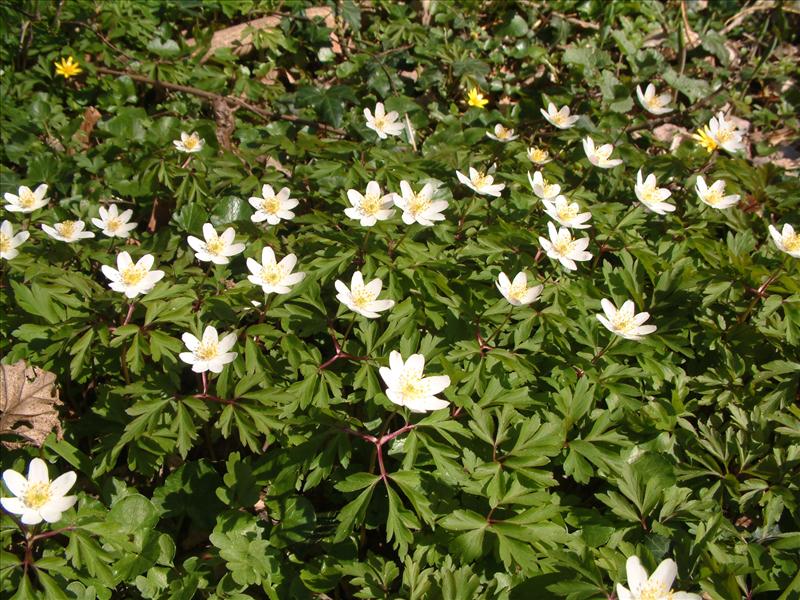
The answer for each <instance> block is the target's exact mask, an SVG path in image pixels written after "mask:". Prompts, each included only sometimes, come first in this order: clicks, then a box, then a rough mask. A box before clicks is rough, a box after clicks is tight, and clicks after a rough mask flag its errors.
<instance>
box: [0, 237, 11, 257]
mask: <svg viewBox="0 0 800 600" xmlns="http://www.w3.org/2000/svg"><path fill="white" fill-rule="evenodd" d="M9 250H11V238H10V237H8V236H7V235H6V234H4V233H0V252H8V251H9Z"/></svg>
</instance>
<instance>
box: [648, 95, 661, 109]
mask: <svg viewBox="0 0 800 600" xmlns="http://www.w3.org/2000/svg"><path fill="white" fill-rule="evenodd" d="M645 102H646V103H647V106H648V107H650V108H661V107H662V106H663V104H662V102H661V96H653V97H652V98H650V99H649V100H645Z"/></svg>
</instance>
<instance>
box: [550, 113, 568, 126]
mask: <svg viewBox="0 0 800 600" xmlns="http://www.w3.org/2000/svg"><path fill="white" fill-rule="evenodd" d="M550 120H551V121H552V122H553V123H554V124H555V125H563V124H564V123H566V122H567V118H566V117H565V116H564V115H562V114H561V113H560V112H557V113H555V114H553V115H551V116H550Z"/></svg>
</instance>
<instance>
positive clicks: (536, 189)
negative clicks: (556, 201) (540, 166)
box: [528, 171, 561, 200]
mask: <svg viewBox="0 0 800 600" xmlns="http://www.w3.org/2000/svg"><path fill="white" fill-rule="evenodd" d="M528 183H530V184H531V188H532V189H533V193H534V194H536V195H537V196H539V198H541V199H543V200H550V199H551V198H555V197H556V196H558V194H559V193H560V192H561V186H560V185H558V184H557V183H547V180H546V179H545V178H544V177H543V176H542V172H541V171H536V173H534V174H533V178H531V174H530V172H529V173H528Z"/></svg>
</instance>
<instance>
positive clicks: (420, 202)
mask: <svg viewBox="0 0 800 600" xmlns="http://www.w3.org/2000/svg"><path fill="white" fill-rule="evenodd" d="M475 185H476V186H477V185H478V184H475ZM430 205H431V201H430V200H429V199H428V198H424V197H420V196H418V195H417V194H414V195H413V196H412V197H411V200H410V201H409V202H408V212H410V213H411V214H412V215H418V214H419V213H421V212H423V211H425V210H427V209H428V208H429V207H430Z"/></svg>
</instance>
